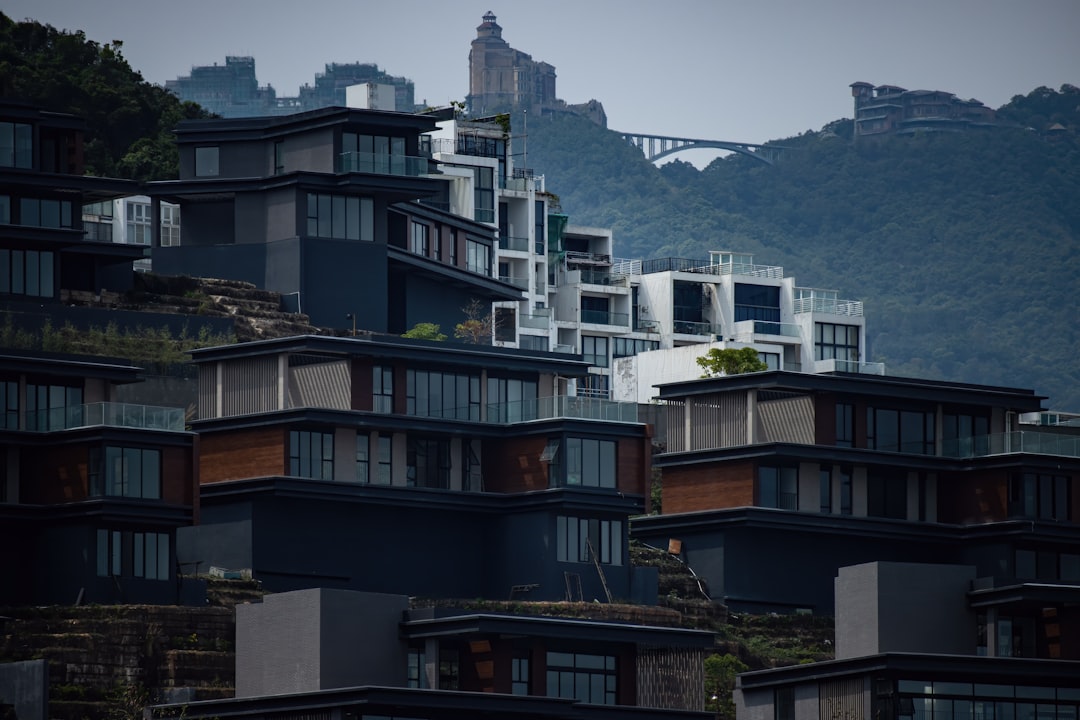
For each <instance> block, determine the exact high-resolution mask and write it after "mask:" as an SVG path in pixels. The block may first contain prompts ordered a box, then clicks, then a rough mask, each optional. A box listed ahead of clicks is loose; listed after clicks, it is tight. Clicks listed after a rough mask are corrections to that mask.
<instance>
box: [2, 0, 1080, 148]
mask: <svg viewBox="0 0 1080 720" xmlns="http://www.w3.org/2000/svg"><path fill="white" fill-rule="evenodd" d="M0 10H2V11H3V12H4V13H6V14H7V15H8V16H10V17H12V18H13V19H15V20H23V19H27V18H30V19H34V20H38V21H40V22H43V23H48V24H50V25H53V26H55V27H57V28H62V29H68V30H84V31H85V32H86V35H87V37H88V38H89V39H91V40H94V41H96V42H100V43H105V42H110V41H112V40H113V39H118V40H122V41H123V43H124V45H123V54H124V56H125V57H126V58H127V60H128V62H130V63H131V65H132V67H133V68H134V69H136V70H138V71H139V72H141V73H142V74H143V77H144V78H146V79H147V80H149V81H151V82H154V83H159V84H164V83H165V81H166V80H170V79H174V78H176V77H177V76H179V75H186V74H188V73H189V72H190V70H191V67H192V66H194V65H210V64H213V63H214V62H218V63H223V62H224V60H225V56H226V55H252V56H254V57H255V68H256V73H257V75H258V79H259V83H260V84H263V85H265V84H270V85H273V86H274V88H275V89H276V90H277V92H278V94H279V95H295V94H296V92H297V89H298V87H299V86H300V85H301V84H304V83H311V82H312V81H313V78H314V74H315V73H316V72H320V71H322V70H323V69H324V65H325V64H326V63H329V62H343V63H344V62H369V63H376V64H378V65H379V66H380V67H381V68H382V69H383V70H385V71H386V72H388V73H390V74H392V75H403V76H405V77H408V78H410V79H411V80H413V82H414V83H415V85H416V99H417V102H420V101H424V100H426V101H427V103H428V104H430V105H441V104H446V103H447V102H448V101H450V100H464V98H465V95H466V94H467V92H468V57H469V43H470V42H471V41H472V40H473V38H475V37H476V26H477V25H479V24H480V22H481V17H482V16H483V14H484V13H485V12H486V11H488V10H491V11H493V12H494V13H495V14H496V16H497V17H498V23H499V25H501V26H502V28H503V38H504V39H505V40H507V41H508V42H509V43H510V45H511V46H512V47H514V48H516V49H518V50H521V51H524V52H527V53H529V54H530V55H532V57H533V59H534V60H543V61H545V62H548V63H551V64H552V65H554V66H555V69H556V72H557V74H558V80H557V86H556V87H557V94H558V96H559V97H560V98H562V99H564V100H566V101H567V102H571V103H577V102H584V101H586V100H588V99H590V98H596V99H598V100H600V101H602V102H603V103H604V108H605V109H606V111H607V114H608V124H609V127H611V128H612V129H616V130H622V131H629V132H648V133H654V134H662V135H672V136H678V137H693V138H706V139H716V140H735V141H742V142H764V141H765V140H769V139H775V138H781V137H787V136H790V135H795V134H797V133H800V132H802V131H804V130H808V129H813V130H817V129H819V128H820V127H821V126H822V125H824V124H825V123H827V122H829V121H831V120H835V119H837V118H841V117H850V116H851V107H852V105H851V97H850V91H849V89H848V84H849V83H852V82H854V81H856V80H861V81H866V82H870V83H874V84H876V85H878V84H889V85H900V86H902V87H906V88H909V89H916V88H921V89H940V90H947V91H949V92H953V93H955V94H956V95H958V96H960V97H963V98H976V99H978V100H981V101H982V102H984V103H986V104H987V105H990V106H992V107H998V106H1000V105H1002V104H1004V103H1006V102H1008V100H1009V99H1010V98H1011V97H1012V96H1013V95H1016V94H1026V93H1027V92H1029V91H1031V90H1032V89H1034V88H1035V87H1038V86H1039V85H1046V86H1049V87H1052V88H1055V89H1057V88H1059V87H1060V86H1061V85H1062V84H1063V83H1072V84H1080V0H906V1H905V2H897V1H896V0H890V1H889V2H881V1H879V0H669V1H668V2H657V1H655V0H653V1H646V0H575V1H573V2H570V1H568V0H543V1H542V2H536V1H535V0H531V1H530V2H523V1H521V0H513V2H507V0H503V1H502V2H501V3H500V2H496V1H495V0H483V2H475V1H474V0H379V1H373V0H306V1H304V2H284V1H282V0H184V1H183V2H175V0H169V2H165V1H164V0H106V1H102V2H91V1H89V0H4V1H3V3H2V7H0Z"/></svg>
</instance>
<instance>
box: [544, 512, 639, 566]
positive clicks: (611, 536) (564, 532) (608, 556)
mask: <svg viewBox="0 0 1080 720" xmlns="http://www.w3.org/2000/svg"><path fill="white" fill-rule="evenodd" d="M622 532H623V525H622V521H621V520H598V519H597V518H579V517H566V516H563V515H559V516H558V517H557V518H556V521H555V535H556V542H555V558H556V560H558V561H559V562H578V563H591V562H592V561H593V553H596V557H597V558H598V559H599V560H600V562H601V563H603V564H605V565H622V564H623V536H622ZM590 546H591V547H592V551H590V550H589V548H590Z"/></svg>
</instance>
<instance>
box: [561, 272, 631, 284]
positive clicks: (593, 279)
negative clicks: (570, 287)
mask: <svg viewBox="0 0 1080 720" xmlns="http://www.w3.org/2000/svg"><path fill="white" fill-rule="evenodd" d="M571 272H578V273H581V277H580V279H579V282H581V283H582V284H585V285H602V286H605V287H612V286H616V285H617V286H620V287H625V286H626V284H627V278H626V276H625V275H612V274H611V273H609V272H600V271H599V270H577V271H571ZM570 281H571V282H573V279H572V278H571V279H570Z"/></svg>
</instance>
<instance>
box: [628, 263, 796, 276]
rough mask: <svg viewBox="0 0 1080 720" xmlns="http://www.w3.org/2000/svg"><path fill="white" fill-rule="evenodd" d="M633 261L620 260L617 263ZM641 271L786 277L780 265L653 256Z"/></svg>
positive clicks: (642, 264)
mask: <svg viewBox="0 0 1080 720" xmlns="http://www.w3.org/2000/svg"><path fill="white" fill-rule="evenodd" d="M628 262H629V263H632V262H633V261H626V260H620V261H617V263H616V264H617V265H618V266H619V267H622V263H628ZM638 267H639V268H640V272H641V274H643V275H648V274H650V273H658V272H690V273H701V274H704V275H748V276H750V277H758V278H772V279H775V280H781V279H783V277H784V268H782V267H780V266H778V265H754V264H752V263H736V262H729V263H710V262H709V261H707V260H706V261H705V262H702V261H701V260H691V259H689V258H653V259H652V260H642V261H640V265H639V266H638Z"/></svg>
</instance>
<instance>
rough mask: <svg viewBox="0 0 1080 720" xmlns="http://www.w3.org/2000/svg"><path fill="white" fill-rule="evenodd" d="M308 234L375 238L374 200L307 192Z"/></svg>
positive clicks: (342, 237)
mask: <svg viewBox="0 0 1080 720" xmlns="http://www.w3.org/2000/svg"><path fill="white" fill-rule="evenodd" d="M307 234H308V236H309V237H321V238H336V239H339V240H366V241H372V240H374V239H375V211H374V201H373V200H372V199H371V198H367V197H354V196H351V195H328V194H325V193H308V194H307Z"/></svg>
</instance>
